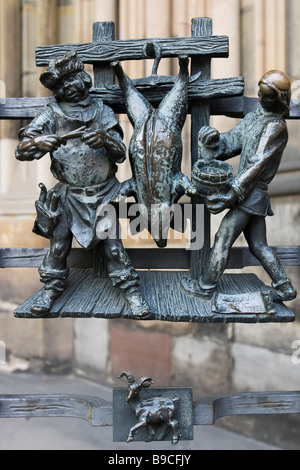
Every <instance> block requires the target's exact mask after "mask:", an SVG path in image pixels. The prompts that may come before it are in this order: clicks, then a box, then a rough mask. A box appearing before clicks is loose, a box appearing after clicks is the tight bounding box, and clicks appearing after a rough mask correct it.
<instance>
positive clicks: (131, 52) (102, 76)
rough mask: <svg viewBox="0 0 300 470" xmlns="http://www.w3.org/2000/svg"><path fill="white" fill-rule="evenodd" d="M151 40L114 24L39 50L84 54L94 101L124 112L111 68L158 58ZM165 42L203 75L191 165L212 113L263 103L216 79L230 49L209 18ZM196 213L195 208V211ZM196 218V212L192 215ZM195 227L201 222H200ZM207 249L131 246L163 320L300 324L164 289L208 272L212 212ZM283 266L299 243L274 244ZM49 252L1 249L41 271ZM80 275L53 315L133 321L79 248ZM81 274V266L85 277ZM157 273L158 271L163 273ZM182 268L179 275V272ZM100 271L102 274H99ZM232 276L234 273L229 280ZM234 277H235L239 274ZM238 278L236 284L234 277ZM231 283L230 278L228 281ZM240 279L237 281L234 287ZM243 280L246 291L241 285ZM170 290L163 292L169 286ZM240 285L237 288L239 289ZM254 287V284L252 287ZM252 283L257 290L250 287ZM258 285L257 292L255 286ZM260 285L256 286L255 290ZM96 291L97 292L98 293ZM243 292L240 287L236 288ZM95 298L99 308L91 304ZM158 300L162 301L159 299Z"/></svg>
mask: <svg viewBox="0 0 300 470" xmlns="http://www.w3.org/2000/svg"><path fill="white" fill-rule="evenodd" d="M148 41H149V39H137V40H129V41H117V40H114V23H112V22H104V23H95V24H94V27H93V41H92V42H91V43H88V44H67V45H54V46H43V47H38V48H37V50H36V63H37V65H38V66H45V65H47V64H48V63H49V61H50V60H51V59H53V58H56V57H58V56H60V55H62V54H64V53H66V52H67V51H70V50H72V49H73V50H74V49H75V50H76V51H77V53H78V56H79V58H80V59H81V60H82V61H83V62H84V63H88V64H92V65H93V69H94V88H93V89H92V90H91V94H92V95H93V96H96V97H99V98H101V99H102V100H103V101H104V103H106V104H108V105H109V106H110V107H112V108H113V110H114V111H115V112H116V113H124V112H126V111H125V109H124V99H123V96H122V92H121V90H120V89H119V87H118V85H116V84H115V78H114V72H113V70H112V69H111V67H110V65H109V63H110V62H111V61H113V60H143V59H147V58H148V59H149V58H150V59H151V57H148V56H146V54H145V45H146V43H147V42H148ZM151 41H153V42H155V43H156V44H158V45H159V47H160V50H161V56H162V57H163V58H164V57H177V56H178V55H179V54H181V53H186V54H187V55H189V56H190V57H191V74H197V73H199V72H201V75H200V78H199V79H197V80H196V82H194V83H191V84H189V86H188V96H189V113H190V115H191V162H192V164H194V163H195V161H196V160H197V158H198V149H197V135H198V130H199V129H200V128H201V127H202V126H204V125H208V124H209V119H210V115H226V116H232V117H244V116H245V114H247V113H248V112H250V111H252V110H254V109H255V108H256V107H257V106H258V104H259V103H258V100H257V99H252V98H246V97H244V96H243V91H244V81H243V78H242V77H234V78H226V79H218V80H213V79H211V78H210V63H211V59H212V58H213V57H216V58H218V57H228V54H229V45H228V38H227V37H226V36H213V35H212V21H211V20H210V19H209V18H194V19H193V20H192V36H191V37H190V38H167V39H151ZM169 89H170V86H167V85H166V86H159V87H147V86H146V87H144V88H140V91H141V92H142V93H144V95H145V96H146V97H147V99H148V100H149V101H150V102H151V103H152V104H154V105H155V103H158V102H159V101H160V100H161V99H162V98H163V96H164V95H165V94H166V93H167V92H168V91H169ZM52 100H53V98H7V99H6V100H5V103H4V104H0V119H31V118H33V117H34V116H35V115H36V114H37V112H38V111H39V110H40V109H42V108H43V107H44V106H45V105H46V104H47V103H48V102H50V101H52ZM299 117H300V109H299V105H297V106H292V109H291V113H290V118H291V119H297V118H299ZM192 204H193V205H194V208H195V204H196V202H195V201H193V202H192ZM194 214H195V211H194ZM192 217H193V218H194V217H195V215H193V216H192ZM192 224H195V220H192ZM202 224H203V230H204V245H203V247H202V248H201V249H199V250H192V251H189V250H185V249H184V248H182V249H168V248H167V249H157V248H154V249H152V248H151V249H149V250H147V249H146V250H145V249H134V248H131V249H128V250H127V251H128V254H129V257H130V258H131V260H132V263H133V265H134V266H135V268H136V269H142V270H149V271H148V272H147V273H144V272H143V273H142V286H141V289H142V291H143V295H144V296H145V298H146V300H147V301H148V302H149V304H150V307H151V310H152V311H153V312H154V316H155V319H160V320H170V321H196V322H209V323H210V322H232V321H233V322H235V321H241V322H257V321H259V322H269V321H272V322H273V321H280V322H282V321H284V322H287V321H293V320H294V314H293V313H292V312H291V311H290V310H289V309H288V308H287V307H286V306H284V305H283V304H281V303H278V304H276V314H275V315H273V316H272V317H270V315H257V314H256V313H254V314H252V315H251V314H246V315H239V316H238V315H235V314H233V315H226V316H224V315H222V314H219V313H218V312H212V311H211V310H210V306H209V305H208V304H207V302H201V300H199V299H194V298H192V297H190V296H189V295H187V294H185V293H183V292H181V291H180V289H179V291H180V295H179V296H178V295H177V293H178V289H177V287H175V289H174V290H172V289H164V286H166V285H168V286H170V285H171V286H172V285H176V286H177V284H178V282H180V275H178V271H183V272H184V270H189V271H190V274H191V277H193V278H196V277H198V276H199V275H200V274H201V269H202V266H203V265H204V264H205V260H206V259H207V256H208V253H209V250H210V231H211V229H210V215H209V213H208V212H207V211H206V210H205V211H204V216H203V221H202ZM274 250H276V252H277V254H278V256H279V258H280V261H281V262H282V264H283V265H286V266H290V265H299V264H300V262H299V261H300V248H299V247H298V246H294V247H290V246H286V247H285V246H282V247H274ZM44 254H45V250H42V249H34V248H32V249H13V248H12V249H0V267H2V268H8V267H26V266H27V267H38V266H39V265H40V263H41V259H42V256H43V255H44ZM257 264H258V263H257V261H256V259H255V258H254V257H253V256H252V255H251V254H250V253H249V250H248V248H233V249H232V253H231V258H230V262H229V265H228V268H230V269H232V268H234V269H242V268H243V267H245V266H255V265H257ZM68 265H69V267H71V268H72V273H71V277H70V280H71V282H70V283H69V287H68V288H67V289H66V291H65V292H64V293H63V295H62V296H61V298H60V299H59V300H57V302H56V303H55V306H54V308H53V310H52V311H51V312H50V314H49V317H66V316H75V317H91V316H93V317H104V318H115V317H125V318H126V317H128V316H129V312H128V311H127V309H126V305H124V302H123V301H122V299H121V297H120V295H119V294H117V293H116V291H115V290H114V289H111V287H110V285H109V284H108V283H107V280H105V279H99V273H98V276H97V279H96V280H95V282H94V281H92V282H91V281H90V271H91V268H92V267H95V266H97V255H95V254H93V253H91V252H87V251H86V250H81V249H73V250H72V252H71V255H70V256H69V260H68ZM78 269H81V273H79V271H78ZM157 270H174V272H164V273H157ZM155 271H156V272H155ZM175 271H176V272H175ZM94 272H95V270H94ZM228 276H231V277H229V278H228ZM232 276H233V277H232ZM233 278H234V279H233ZM228 279H229V281H228ZM232 279H233V282H231V281H232ZM240 281H241V286H239V283H240ZM97 282H98V283H99V282H101V283H104V285H103V286H102V287H103V288H102V289H97V288H95V289H94V287H95V285H96V284H95V283H97ZM79 284H80V286H81V287H80V292H79V294H78V295H79V296H81V298H82V297H83V298H85V297H86V299H88V300H89V301H88V302H85V301H84V299H83V300H82V302H80V301H79V298H78V295H77V296H76V295H75V297H74V293H75V291H76V290H77V287H78V285H79ZM161 286H162V287H161ZM232 286H236V287H234V288H233V289H232ZM247 286H248V287H247ZM249 286H250V287H249ZM251 286H252V287H251ZM253 286H254V287H253ZM260 286H262V283H260V281H259V280H258V279H257V278H256V277H255V276H254V275H226V274H225V275H224V276H223V278H222V280H221V289H223V290H224V289H225V291H224V292H226V293H228V294H232V293H238V292H239V289H240V288H242V289H246V292H251V289H252V288H255V289H256V288H257V289H259V288H260ZM93 289H94V290H93ZM156 289H159V291H160V292H161V290H162V289H163V290H164V296H165V297H166V302H165V303H164V302H162V303H161V302H159V303H158V302H155V297H156V295H155V291H156ZM236 289H237V290H236ZM99 290H101V291H105V293H106V294H105V295H104V296H102V297H99V295H98V296H97V295H94V294H95V292H96V291H98V292H99ZM172 296H175V298H177V300H178V301H177V302H176V305H177V309H176V311H173V312H170V311H169V308H168V305H170V301H171V304H173V305H174V302H173V301H172V300H171V298H172ZM91 299H94V304H93V305H91ZM153 299H154V300H153ZM32 302H33V300H32V298H31V299H28V300H27V301H25V302H24V303H23V304H22V305H21V306H20V307H19V308H18V309H17V310H16V312H15V316H17V317H22V318H27V317H31V316H32V315H31V313H30V306H31V305H32Z"/></svg>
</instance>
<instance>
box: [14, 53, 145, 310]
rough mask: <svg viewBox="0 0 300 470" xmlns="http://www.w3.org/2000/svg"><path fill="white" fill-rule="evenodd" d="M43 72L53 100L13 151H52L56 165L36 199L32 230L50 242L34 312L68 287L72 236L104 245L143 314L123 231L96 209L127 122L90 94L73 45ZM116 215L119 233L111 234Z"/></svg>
mask: <svg viewBox="0 0 300 470" xmlns="http://www.w3.org/2000/svg"><path fill="white" fill-rule="evenodd" d="M40 80H41V82H42V83H43V85H44V86H45V87H47V88H48V89H50V90H51V91H52V92H53V94H54V97H55V99H56V101H55V102H53V103H51V104H49V105H48V106H46V107H45V108H44V109H43V110H42V111H41V113H40V114H39V115H38V116H36V117H35V119H34V120H33V121H32V122H31V123H30V124H29V126H27V127H26V128H23V129H21V130H20V133H19V137H20V144H19V145H18V147H17V149H16V158H17V159H18V160H21V161H32V160H34V159H40V158H42V157H43V156H44V155H45V154H46V153H48V152H50V156H51V171H52V174H53V175H54V177H55V178H56V179H57V180H58V181H59V183H58V184H56V186H55V187H54V188H53V189H52V190H50V191H49V192H47V190H46V188H45V187H44V185H41V196H40V199H39V201H37V203H36V207H37V220H36V223H35V228H34V230H35V231H36V232H37V233H39V234H40V235H42V236H46V237H47V238H49V239H50V250H49V252H48V254H47V255H46V257H45V258H44V261H43V263H42V265H41V266H40V269H39V272H40V279H41V282H43V283H44V284H45V286H44V288H43V289H42V291H41V293H40V295H39V298H38V299H37V300H36V302H35V304H34V305H33V306H32V308H31V312H32V314H33V315H36V316H43V315H45V314H47V313H48V312H49V311H50V310H51V308H52V306H53V304H54V302H55V300H56V299H57V298H58V297H59V296H60V295H61V293H62V292H63V290H64V289H65V285H66V279H67V277H68V267H67V262H66V260H67V256H68V254H69V252H70V250H71V244H72V239H73V236H74V237H75V238H76V240H77V241H78V242H79V244H80V245H81V246H82V247H83V248H94V247H96V246H99V245H101V249H102V251H103V253H104V254H105V257H106V261H107V271H108V275H109V278H110V279H111V281H112V283H113V285H114V286H118V287H119V288H120V289H121V290H122V292H123V294H124V296H125V298H126V300H127V302H128V303H129V305H130V308H131V311H132V315H133V317H135V318H144V317H146V316H148V315H149V314H150V311H149V307H148V305H147V303H146V302H145V300H144V299H143V298H142V297H141V294H140V291H139V288H138V275H137V273H136V272H135V270H134V268H133V266H132V265H131V262H130V260H129V257H128V256H127V254H126V252H125V250H124V247H123V244H122V242H121V240H120V238H119V233H118V232H119V226H118V223H117V222H116V221H115V220H111V218H109V217H103V214H101V211H100V212H99V209H100V208H101V206H103V205H107V204H109V203H110V201H111V200H112V198H113V197H114V195H115V194H116V192H117V191H118V188H119V186H120V183H119V182H118V180H117V179H116V176H115V174H116V171H117V165H116V163H120V162H123V161H124V160H125V158H126V149H125V145H124V143H123V142H122V137H123V132H122V129H121V127H120V125H119V124H118V121H117V119H116V116H115V114H114V112H113V111H112V109H110V108H109V107H108V106H106V105H105V104H103V102H102V101H101V100H100V99H96V98H92V97H91V96H90V94H89V89H90V88H91V86H92V80H91V77H90V76H89V75H88V74H87V73H86V72H85V71H84V64H83V62H81V61H80V60H79V59H78V57H77V54H76V52H75V51H71V52H69V53H67V54H65V55H64V56H63V57H60V58H58V59H54V60H52V61H51V62H50V63H49V67H48V69H47V70H46V71H45V72H44V73H43V74H42V75H41V77H40ZM103 219H105V220H104V222H103ZM101 223H102V226H101ZM116 223H117V230H116V232H117V233H116V236H115V237H110V236H108V235H109V231H110V230H111V229H112V227H113V225H114V224H116Z"/></svg>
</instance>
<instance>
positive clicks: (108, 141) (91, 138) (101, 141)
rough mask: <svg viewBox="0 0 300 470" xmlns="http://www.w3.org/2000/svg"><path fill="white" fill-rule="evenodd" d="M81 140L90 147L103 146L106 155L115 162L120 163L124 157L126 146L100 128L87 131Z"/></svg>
mask: <svg viewBox="0 0 300 470" xmlns="http://www.w3.org/2000/svg"><path fill="white" fill-rule="evenodd" d="M81 140H82V141H83V142H85V143H86V144H87V145H88V146H89V147H91V148H92V149H98V148H101V147H105V148H106V151H107V153H108V156H109V157H110V158H111V159H112V160H113V161H115V162H118V163H122V162H123V161H124V160H125V158H126V147H125V145H124V144H123V142H121V141H120V140H118V139H117V138H115V137H113V136H112V135H110V134H109V133H108V132H105V131H104V130H102V129H97V130H95V131H91V132H87V133H86V134H84V135H83V136H82V137H81Z"/></svg>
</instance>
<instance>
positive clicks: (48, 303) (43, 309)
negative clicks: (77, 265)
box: [30, 268, 69, 317]
mask: <svg viewBox="0 0 300 470" xmlns="http://www.w3.org/2000/svg"><path fill="white" fill-rule="evenodd" d="M39 272H40V276H41V282H43V283H44V284H45V287H44V288H43V289H42V290H41V291H40V293H39V294H38V297H37V299H36V300H35V302H34V304H33V306H32V307H31V309H30V311H31V313H32V315H34V316H36V317H43V316H45V315H47V314H48V313H49V312H51V309H52V307H53V304H54V302H55V300H56V299H58V297H59V296H60V295H61V294H62V293H63V291H64V289H65V284H66V283H65V281H66V279H67V277H68V274H69V271H68V269H65V270H63V271H59V272H58V271H57V272H49V271H46V270H44V269H43V268H40V270H39Z"/></svg>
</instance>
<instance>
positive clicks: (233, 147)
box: [198, 121, 244, 160]
mask: <svg viewBox="0 0 300 470" xmlns="http://www.w3.org/2000/svg"><path fill="white" fill-rule="evenodd" d="M243 132H244V121H241V122H239V124H237V125H236V126H235V127H233V128H232V129H230V130H229V131H227V132H224V133H222V134H220V133H219V131H218V130H217V129H215V128H213V127H208V126H207V127H206V126H205V127H202V128H201V129H200V131H199V134H198V142H199V157H200V158H202V159H204V160H210V159H216V160H227V159H229V158H232V157H235V156H236V155H239V154H240V153H241V150H242V143H243Z"/></svg>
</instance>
